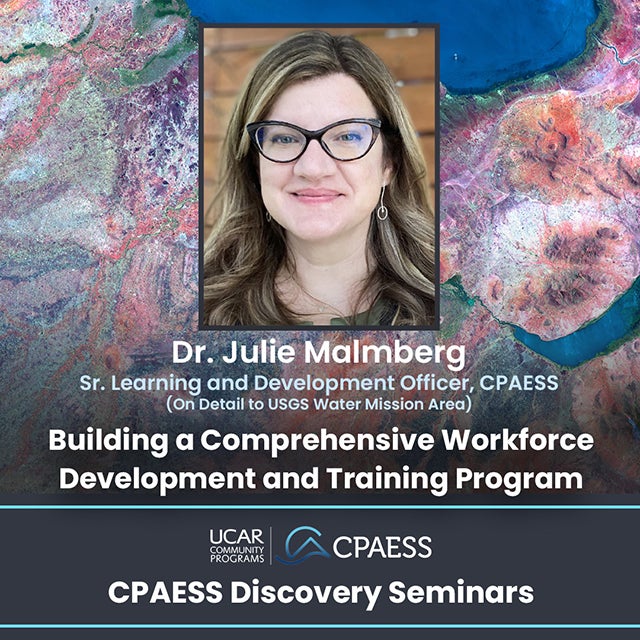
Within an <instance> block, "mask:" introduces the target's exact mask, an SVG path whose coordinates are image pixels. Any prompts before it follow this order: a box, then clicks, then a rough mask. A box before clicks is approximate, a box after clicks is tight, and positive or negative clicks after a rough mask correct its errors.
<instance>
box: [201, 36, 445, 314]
mask: <svg viewBox="0 0 640 640" xmlns="http://www.w3.org/2000/svg"><path fill="white" fill-rule="evenodd" d="M220 170H221V173H220V184H221V188H220V191H219V193H218V196H217V197H216V201H215V202H214V205H215V206H216V207H217V216H216V220H215V221H214V227H213V231H212V234H211V237H210V238H209V241H208V242H207V244H206V247H205V255H204V321H205V324H208V325H253V326H260V325H292V324H293V325H303V324H313V325H331V324H343V325H344V324H348V325H369V326H392V325H410V326H427V325H432V324H433V323H434V317H433V316H434V278H435V269H434V248H433V225H434V221H433V214H432V212H431V211H430V209H429V205H428V200H427V191H426V189H427V186H426V169H425V164H424V159H423V158H422V155H421V153H420V150H419V147H418V142H417V139H416V136H415V133H414V131H413V129H412V126H411V123H410V121H409V117H408V115H407V112H406V109H405V107H404V105H403V104H402V102H401V100H400V98H399V97H398V94H397V92H396V89H395V84H394V81H393V79H392V77H391V75H390V74H389V71H388V70H387V68H386V67H385V66H384V64H383V63H382V61H381V60H380V59H379V58H378V57H377V56H376V55H375V54H374V53H373V52H372V51H371V50H370V49H368V48H367V47H366V46H365V45H363V44H361V43H360V42H358V41H357V40H355V39H354V38H352V37H350V36H332V35H330V34H327V33H324V32H320V31H310V32H305V33H301V34H298V35H295V36H293V37H292V38H289V39H288V40H286V41H284V42H283V43H281V44H280V45H278V46H277V47H275V48H274V49H272V50H271V51H270V52H268V53H267V54H266V56H265V57H264V58H263V59H262V60H261V61H260V62H259V63H258V65H257V66H256V68H255V69H254V71H253V72H252V73H251V74H250V77H249V78H248V79H247V81H246V82H245V84H244V87H243V89H242V91H241V95H240V97H239V99H238V102H237V104H236V106H235V109H234V111H233V114H232V116H231V121H230V124H229V129H228V133H227V136H226V139H225V142H224V146H223V151H222V158H221V167H220Z"/></svg>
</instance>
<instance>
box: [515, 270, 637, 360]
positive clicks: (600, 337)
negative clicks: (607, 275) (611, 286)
mask: <svg viewBox="0 0 640 640" xmlns="http://www.w3.org/2000/svg"><path fill="white" fill-rule="evenodd" d="M639 325H640V278H638V279H637V280H636V281H635V283H634V284H633V286H632V287H631V288H630V289H629V290H628V291H627V292H626V293H625V294H624V295H622V296H621V297H620V298H618V300H616V302H615V303H614V304H613V305H611V307H610V308H609V309H608V310H607V311H606V312H605V313H604V314H602V315H601V316H600V317H599V318H598V319H597V320H595V321H594V322H592V323H591V324H589V325H587V326H586V327H584V328H582V329H579V330H578V331H574V332H573V333H572V334H570V335H568V336H565V337H564V338H558V339H557V340H548V341H545V340H542V339H541V338H540V337H539V336H537V335H535V334H533V333H527V332H526V331H525V330H524V329H521V328H519V327H517V328H515V329H514V332H513V335H514V337H515V338H516V339H517V340H519V341H520V342H522V343H523V344H526V345H527V346H528V347H529V348H530V349H533V350H534V351H536V352H538V353H539V354H540V355H543V356H544V357H545V358H548V359H549V360H553V362H556V363H558V364H560V365H563V366H568V367H575V366H577V365H579V364H581V363H582V362H586V361H587V360H590V359H591V358H593V357H595V356H597V355H598V354H600V353H607V352H608V351H610V350H611V349H612V348H613V347H614V346H615V345H616V343H618V342H619V341H621V340H622V339H624V338H626V337H629V335H630V334H631V333H632V332H633V331H634V330H636V329H637V328H638V326H639Z"/></svg>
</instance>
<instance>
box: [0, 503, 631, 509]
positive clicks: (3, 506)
mask: <svg viewBox="0 0 640 640" xmlns="http://www.w3.org/2000/svg"><path fill="white" fill-rule="evenodd" d="M12 509H13V510H20V509H26V510H30V509H34V510H35V509H41V510H42V509H71V510H73V509H80V510H81V509H105V510H106V509H124V510H134V511H135V510H162V509H174V510H175V509H188V510H220V511H231V510H236V511H238V510H239V511H245V510H263V511H270V510H272V511H296V510H299V509H311V510H317V511H340V510H349V511H354V510H372V511H375V510H383V511H384V510H405V511H416V510H422V511H425V510H428V511H443V510H445V511H446V510H507V511H509V510H525V511H526V510H534V511H535V510H554V511H565V510H566V511H568V510H589V509H600V510H603V509H607V510H625V509H626V510H629V509H631V510H636V509H640V504H565V505H558V504H481V505H470V504H463V505H452V504H442V505H434V504H416V505H398V504H381V505H368V504H336V505H333V504H321V505H317V504H316V505H313V504H231V505H224V504H186V505H185V504H139V505H132V504H0V510H12Z"/></svg>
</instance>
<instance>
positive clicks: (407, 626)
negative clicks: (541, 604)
mask: <svg viewBox="0 0 640 640" xmlns="http://www.w3.org/2000/svg"><path fill="white" fill-rule="evenodd" d="M0 629H640V624H0Z"/></svg>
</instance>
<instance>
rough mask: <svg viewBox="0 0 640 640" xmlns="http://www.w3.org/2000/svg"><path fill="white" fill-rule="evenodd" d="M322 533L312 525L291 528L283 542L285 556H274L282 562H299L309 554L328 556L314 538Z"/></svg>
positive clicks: (308, 556) (307, 557)
mask: <svg viewBox="0 0 640 640" xmlns="http://www.w3.org/2000/svg"><path fill="white" fill-rule="evenodd" d="M320 537H322V534H321V533H320V532H319V531H318V530H317V529H315V528H314V527H308V526H301V527H296V528H295V529H293V530H292V531H291V532H290V533H289V535H288V536H287V539H286V540H285V543H284V550H285V554H286V558H281V557H280V556H276V560H277V561H278V562H281V563H282V564H289V565H292V564H300V563H301V562H304V561H305V560H308V559H309V558H310V557H311V556H322V557H323V558H330V557H331V554H330V553H329V552H328V551H327V550H326V549H325V548H324V547H323V546H322V545H321V544H320V543H319V542H318V540H317V539H316V538H320Z"/></svg>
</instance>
